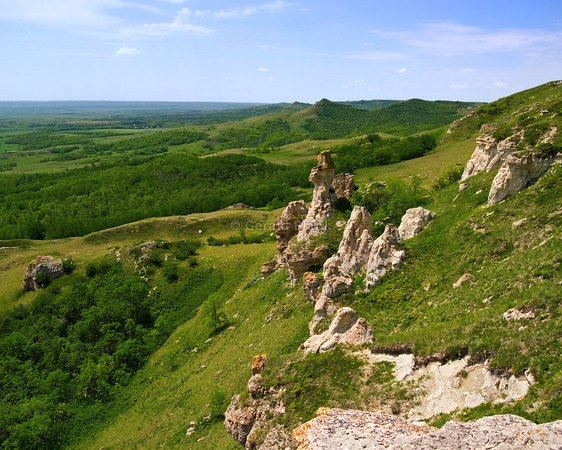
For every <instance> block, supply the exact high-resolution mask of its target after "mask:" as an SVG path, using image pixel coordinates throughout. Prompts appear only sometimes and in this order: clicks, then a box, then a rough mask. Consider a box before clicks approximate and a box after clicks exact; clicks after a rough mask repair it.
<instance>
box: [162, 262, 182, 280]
mask: <svg viewBox="0 0 562 450" xmlns="http://www.w3.org/2000/svg"><path fill="white" fill-rule="evenodd" d="M162 274H163V275H164V278H165V279H166V281H167V282H168V283H175V282H176V281H178V279H179V277H180V276H179V267H178V263H177V262H175V261H172V260H168V261H166V262H165V263H164V265H163V266H162Z"/></svg>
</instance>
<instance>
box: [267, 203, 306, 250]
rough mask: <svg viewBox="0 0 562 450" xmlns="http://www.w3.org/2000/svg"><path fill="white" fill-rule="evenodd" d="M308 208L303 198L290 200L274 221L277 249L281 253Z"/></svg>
mask: <svg viewBox="0 0 562 450" xmlns="http://www.w3.org/2000/svg"><path fill="white" fill-rule="evenodd" d="M307 213H308V208H307V207H306V205H305V203H304V201H303V200H297V201H294V202H290V203H289V204H288V205H287V207H286V208H285V209H284V210H283V212H282V213H281V216H280V217H279V219H277V221H276V222H275V225H274V229H275V236H276V238H277V251H278V252H279V253H283V252H284V251H285V249H286V248H287V246H288V245H289V241H290V240H291V239H292V238H293V237H294V236H296V235H297V233H298V231H299V225H300V224H301V222H302V221H303V220H304V218H305V217H306V214H307Z"/></svg>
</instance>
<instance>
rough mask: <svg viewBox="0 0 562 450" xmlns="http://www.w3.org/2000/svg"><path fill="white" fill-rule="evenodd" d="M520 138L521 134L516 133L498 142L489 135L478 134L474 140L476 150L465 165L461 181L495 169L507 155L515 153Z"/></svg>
mask: <svg viewBox="0 0 562 450" xmlns="http://www.w3.org/2000/svg"><path fill="white" fill-rule="evenodd" d="M521 138H522V136H521V133H517V134H514V135H513V136H510V137H508V138H507V139H504V140H502V141H498V140H497V139H495V138H494V137H493V136H492V135H490V134H487V133H483V134H480V136H478V138H476V148H475V149H474V153H472V156H471V157H470V159H469V160H468V162H467V163H466V166H465V168H464V171H463V173H462V176H461V181H464V180H466V179H467V178H468V177H471V176H473V175H476V174H478V173H480V172H484V171H486V172H488V171H490V170H492V169H497V168H498V167H499V166H500V164H501V163H502V162H503V161H504V160H505V158H506V157H507V155H509V154H510V153H512V152H514V151H515V149H516V147H517V144H518V143H519V142H520V141H521Z"/></svg>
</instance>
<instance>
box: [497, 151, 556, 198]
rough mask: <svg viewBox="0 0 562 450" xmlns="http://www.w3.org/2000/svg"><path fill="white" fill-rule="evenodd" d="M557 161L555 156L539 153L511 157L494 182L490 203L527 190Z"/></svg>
mask: <svg viewBox="0 0 562 450" xmlns="http://www.w3.org/2000/svg"><path fill="white" fill-rule="evenodd" d="M555 159H556V157H555V156H553V155H543V154H540V153H537V152H530V153H513V154H511V155H509V156H508V157H507V158H506V160H505V162H504V163H503V164H502V166H501V167H500V170H499V171H498V173H497V174H496V176H495V177H494V181H492V188H491V189H490V193H489V194H488V203H489V204H495V203H499V202H501V201H502V200H504V199H505V198H507V197H509V196H510V195H513V194H515V193H517V192H519V191H521V190H522V189H525V188H526V187H527V186H528V185H529V184H531V183H532V182H533V181H535V180H536V179H537V178H539V177H540V176H542V175H543V174H544V173H545V172H546V171H547V170H548V169H549V168H550V166H551V165H552V163H553V162H554V161H555Z"/></svg>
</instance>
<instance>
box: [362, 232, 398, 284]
mask: <svg viewBox="0 0 562 450" xmlns="http://www.w3.org/2000/svg"><path fill="white" fill-rule="evenodd" d="M399 243H400V234H399V233H398V229H397V228H396V227H395V226H394V225H387V226H386V228H385V229H384V232H383V233H382V234H381V235H380V236H379V237H378V238H377V239H376V240H375V242H373V245H372V247H371V251H370V253H369V259H368V261H367V266H366V276H365V287H366V288H367V289H371V288H372V287H373V286H375V285H376V284H377V283H378V282H379V281H380V279H381V278H382V277H383V276H384V275H385V274H386V273H387V272H388V271H390V270H395V269H397V268H398V267H400V264H401V263H402V259H403V258H404V253H405V252H404V250H402V249H400V247H399Z"/></svg>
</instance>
